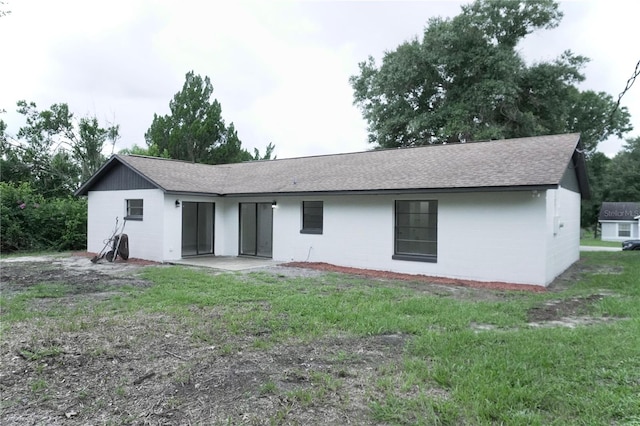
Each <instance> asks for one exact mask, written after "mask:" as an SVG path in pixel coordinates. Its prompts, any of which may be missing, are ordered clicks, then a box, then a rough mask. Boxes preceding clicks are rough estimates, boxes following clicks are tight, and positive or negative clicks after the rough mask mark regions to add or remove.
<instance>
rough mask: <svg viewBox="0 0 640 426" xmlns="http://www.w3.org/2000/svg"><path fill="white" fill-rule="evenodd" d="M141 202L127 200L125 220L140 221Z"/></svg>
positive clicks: (141, 212)
mask: <svg viewBox="0 0 640 426" xmlns="http://www.w3.org/2000/svg"><path fill="white" fill-rule="evenodd" d="M142 214H143V202H142V200H127V216H126V217H125V219H127V220H142Z"/></svg>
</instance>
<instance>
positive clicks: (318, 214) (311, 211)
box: [300, 201, 323, 234]
mask: <svg viewBox="0 0 640 426" xmlns="http://www.w3.org/2000/svg"><path fill="white" fill-rule="evenodd" d="M322 214H323V205H322V201H303V202H302V229H301V230H300V232H301V233H303V234H322Z"/></svg>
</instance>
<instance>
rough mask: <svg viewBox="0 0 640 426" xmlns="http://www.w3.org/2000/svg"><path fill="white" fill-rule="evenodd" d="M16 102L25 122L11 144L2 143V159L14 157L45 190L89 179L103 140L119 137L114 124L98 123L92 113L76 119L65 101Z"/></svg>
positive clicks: (68, 187) (99, 162)
mask: <svg viewBox="0 0 640 426" xmlns="http://www.w3.org/2000/svg"><path fill="white" fill-rule="evenodd" d="M17 105H18V112H19V113H20V114H22V115H24V116H25V119H26V125H25V126H23V127H21V128H20V130H19V131H18V134H17V137H16V139H15V141H14V143H13V144H9V143H7V144H5V147H4V148H5V149H4V152H3V159H5V160H16V161H17V162H18V163H19V164H20V165H21V167H23V168H25V167H26V168H27V169H28V170H30V173H31V175H32V179H31V181H32V182H34V188H36V189H38V190H40V191H44V192H43V193H45V194H46V193H47V192H48V191H51V190H53V189H52V188H61V189H66V190H69V191H72V190H73V188H75V187H76V186H77V184H78V183H79V182H83V181H86V180H87V179H89V177H91V175H92V174H93V173H95V172H96V171H97V170H98V168H100V166H101V165H102V163H103V162H104V160H105V157H104V155H103V154H102V150H103V148H104V147H105V143H107V142H110V143H112V144H115V143H116V141H117V139H118V137H119V136H118V131H119V127H118V126H117V125H112V126H108V127H101V126H100V124H99V123H98V120H97V119H96V118H95V117H82V118H80V119H79V120H77V121H76V120H75V119H74V116H73V114H72V113H71V112H70V111H69V107H68V105H67V104H65V103H61V104H53V105H51V107H50V108H49V109H47V110H44V111H39V110H38V108H37V106H36V104H35V103H34V102H29V103H27V102H26V101H19V102H18V104H17ZM9 145H11V146H9ZM60 180H65V182H64V183H61V182H60Z"/></svg>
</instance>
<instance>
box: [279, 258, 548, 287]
mask: <svg viewBox="0 0 640 426" xmlns="http://www.w3.org/2000/svg"><path fill="white" fill-rule="evenodd" d="M282 266H290V267H293V268H309V269H317V270H320V271H330V272H340V273H343V274H351V275H360V276H364V277H367V278H382V279H388V280H403V281H414V282H415V281H418V282H423V283H431V284H443V285H455V286H462V287H472V288H479V289H485V290H509V291H530V292H534V293H542V292H544V291H546V290H547V289H546V288H545V287H542V286H539V285H530V284H513V283H503V282H497V281H489V282H484V281H472V280H459V279H455V278H444V277H430V276H427V275H412V274H400V273H397V272H389V271H376V270H373V269H360V268H348V267H346V266H337V265H332V264H330V263H323V262H289V263H285V264H284V265H282Z"/></svg>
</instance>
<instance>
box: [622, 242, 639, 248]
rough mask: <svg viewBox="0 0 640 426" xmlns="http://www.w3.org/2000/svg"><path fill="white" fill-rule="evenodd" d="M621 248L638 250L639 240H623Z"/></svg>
mask: <svg viewBox="0 0 640 426" xmlns="http://www.w3.org/2000/svg"><path fill="white" fill-rule="evenodd" d="M622 250H640V240H627V241H623V242H622Z"/></svg>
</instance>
